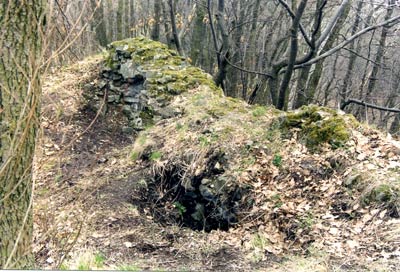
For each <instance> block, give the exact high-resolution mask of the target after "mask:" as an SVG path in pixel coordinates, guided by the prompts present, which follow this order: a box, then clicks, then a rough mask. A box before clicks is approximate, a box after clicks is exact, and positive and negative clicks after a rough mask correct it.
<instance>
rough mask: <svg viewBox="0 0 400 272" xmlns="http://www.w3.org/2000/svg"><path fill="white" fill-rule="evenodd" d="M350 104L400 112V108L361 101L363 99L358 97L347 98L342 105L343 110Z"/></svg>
mask: <svg viewBox="0 0 400 272" xmlns="http://www.w3.org/2000/svg"><path fill="white" fill-rule="evenodd" d="M350 104H357V105H361V106H365V107H368V108H371V109H376V110H382V111H388V112H395V113H400V109H395V108H387V107H383V106H378V105H375V104H371V103H367V102H364V101H361V100H358V99H353V98H350V99H347V100H346V101H345V102H344V103H343V104H342V105H341V106H340V109H341V110H343V109H344V108H346V107H347V106H348V105H350Z"/></svg>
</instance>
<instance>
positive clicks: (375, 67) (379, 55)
mask: <svg viewBox="0 0 400 272" xmlns="http://www.w3.org/2000/svg"><path fill="white" fill-rule="evenodd" d="M394 2H395V0H388V4H389V7H388V9H387V12H386V14H385V21H386V20H388V19H389V18H390V17H391V16H392V14H393V4H394ZM388 32H389V26H384V27H383V28H382V32H381V37H380V39H379V44H378V50H377V52H376V55H375V59H374V63H373V64H372V71H371V74H370V76H369V78H368V86H367V94H366V96H367V97H366V98H367V99H368V97H369V96H370V95H371V94H372V93H373V92H374V91H375V86H376V82H377V80H378V78H377V76H378V72H379V69H380V66H381V61H382V59H383V56H384V54H385V47H386V39H387V35H388Z"/></svg>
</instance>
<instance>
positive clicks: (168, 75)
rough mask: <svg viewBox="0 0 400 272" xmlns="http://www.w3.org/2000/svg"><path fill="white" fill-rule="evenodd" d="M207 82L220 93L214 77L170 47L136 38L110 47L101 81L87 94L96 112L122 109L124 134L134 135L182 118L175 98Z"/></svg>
mask: <svg viewBox="0 0 400 272" xmlns="http://www.w3.org/2000/svg"><path fill="white" fill-rule="evenodd" d="M204 82H207V84H208V85H209V86H212V87H213V88H214V89H215V90H217V88H216V86H215V85H214V83H213V82H212V80H211V77H210V75H208V74H206V73H204V72H202V71H201V70H200V69H198V68H196V67H192V66H190V65H189V64H188V63H187V62H186V61H185V59H184V58H181V57H179V56H178V55H177V54H176V52H175V51H172V50H169V49H168V48H167V47H166V45H163V44H161V43H158V42H154V41H151V40H148V39H145V38H136V39H127V40H123V41H117V42H114V43H112V44H110V45H109V46H108V56H107V58H106V63H105V65H104V68H103V70H102V71H101V78H100V79H99V80H98V81H96V82H93V83H89V84H88V85H87V86H86V88H85V89H86V92H85V93H84V95H85V97H86V98H87V100H88V101H89V102H88V103H89V104H90V106H91V108H92V109H93V110H95V111H98V110H101V111H102V112H103V113H105V112H106V111H107V110H108V108H109V107H110V106H119V107H120V108H121V109H120V110H121V111H122V113H123V114H124V115H125V116H126V117H127V119H128V124H127V127H125V128H124V131H126V132H133V131H134V130H142V129H143V128H144V127H146V126H148V125H152V124H153V123H154V122H155V121H157V120H160V119H165V118H171V117H173V116H176V115H179V114H180V113H181V111H180V109H172V108H170V107H168V103H169V101H170V99H171V98H172V96H174V95H177V94H180V93H182V92H184V91H186V90H188V89H192V88H194V87H196V86H198V85H199V84H202V83H204Z"/></svg>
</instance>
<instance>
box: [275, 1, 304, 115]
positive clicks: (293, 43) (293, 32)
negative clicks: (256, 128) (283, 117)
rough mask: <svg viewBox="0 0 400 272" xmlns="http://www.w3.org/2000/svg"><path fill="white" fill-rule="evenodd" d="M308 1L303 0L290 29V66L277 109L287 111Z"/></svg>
mask: <svg viewBox="0 0 400 272" xmlns="http://www.w3.org/2000/svg"><path fill="white" fill-rule="evenodd" d="M306 5H307V0H302V1H301V2H300V4H299V7H298V8H297V11H296V15H295V18H294V19H293V22H292V27H291V29H290V52H289V57H288V65H287V67H286V71H285V74H284V75H283V79H282V83H281V86H280V88H279V97H278V101H277V102H278V103H277V105H276V106H277V108H278V109H280V110H287V106H288V97H289V88H288V87H289V82H290V79H291V78H292V74H293V68H294V64H295V62H296V57H297V51H298V40H297V34H298V32H299V26H300V19H301V17H302V16H303V12H304V10H305V8H306Z"/></svg>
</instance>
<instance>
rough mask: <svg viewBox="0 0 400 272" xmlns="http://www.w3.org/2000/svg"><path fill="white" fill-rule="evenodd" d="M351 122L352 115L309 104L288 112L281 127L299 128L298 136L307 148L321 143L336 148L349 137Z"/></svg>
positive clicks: (342, 144)
mask: <svg viewBox="0 0 400 272" xmlns="http://www.w3.org/2000/svg"><path fill="white" fill-rule="evenodd" d="M355 122H356V121H355ZM353 124H354V117H353V118H351V117H350V116H348V115H339V114H338V113H337V112H336V111H334V110H331V109H328V108H323V107H318V106H314V105H311V106H303V107H302V108H301V109H300V110H298V111H295V112H290V113H288V114H287V115H286V116H285V118H284V120H283V122H282V128H283V129H288V130H289V131H290V130H292V129H300V137H301V139H303V140H304V141H305V144H306V145H307V146H308V147H309V148H316V147H317V146H318V145H320V144H322V143H328V144H330V145H331V146H332V147H333V148H338V147H342V146H344V145H345V144H346V142H347V141H348V140H349V139H350V136H351V128H352V127H353Z"/></svg>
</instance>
